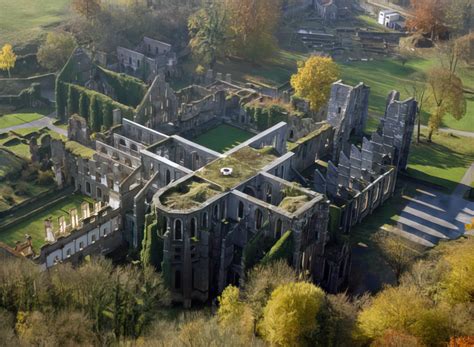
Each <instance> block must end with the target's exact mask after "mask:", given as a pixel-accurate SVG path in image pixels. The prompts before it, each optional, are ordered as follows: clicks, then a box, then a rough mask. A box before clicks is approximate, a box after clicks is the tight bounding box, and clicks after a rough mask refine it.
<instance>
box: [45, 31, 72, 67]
mask: <svg viewBox="0 0 474 347" xmlns="http://www.w3.org/2000/svg"><path fill="white" fill-rule="evenodd" d="M74 47H76V41H75V40H74V37H73V36H72V35H71V34H69V33H66V32H61V31H60V32H51V33H48V36H47V37H46V41H45V42H44V43H43V44H42V45H41V47H40V48H39V50H38V62H39V63H40V64H41V66H43V67H45V68H47V69H49V70H53V71H58V70H60V69H61V68H62V67H63V66H64V64H66V61H67V60H68V58H69V56H70V55H71V53H72V51H73V50H74Z"/></svg>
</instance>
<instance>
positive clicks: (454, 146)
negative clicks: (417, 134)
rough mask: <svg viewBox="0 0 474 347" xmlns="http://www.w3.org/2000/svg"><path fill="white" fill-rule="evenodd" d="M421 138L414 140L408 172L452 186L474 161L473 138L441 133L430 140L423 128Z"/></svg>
mask: <svg viewBox="0 0 474 347" xmlns="http://www.w3.org/2000/svg"><path fill="white" fill-rule="evenodd" d="M422 140H423V141H422V142H421V143H420V144H416V143H415V142H413V143H412V147H411V152H410V158H409V165H408V173H409V174H410V176H413V177H416V178H419V179H421V180H424V181H428V182H431V183H435V184H438V185H440V186H442V187H445V188H446V189H448V190H450V191H451V190H453V189H454V188H455V187H456V185H457V184H458V183H459V182H460V181H461V179H462V177H463V176H464V174H465V173H466V170H467V168H468V167H469V166H470V165H471V163H472V162H474V138H467V137H458V136H454V135H449V134H445V133H439V134H437V135H434V136H433V143H427V142H426V132H423V137H422Z"/></svg>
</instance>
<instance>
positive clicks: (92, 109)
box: [89, 95, 102, 132]
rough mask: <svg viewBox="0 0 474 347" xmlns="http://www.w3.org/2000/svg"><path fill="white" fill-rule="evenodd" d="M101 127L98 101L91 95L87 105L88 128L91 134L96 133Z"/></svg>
mask: <svg viewBox="0 0 474 347" xmlns="http://www.w3.org/2000/svg"><path fill="white" fill-rule="evenodd" d="M101 125H102V124H101V119H100V105H99V101H98V100H97V97H96V96H95V95H93V96H92V97H91V99H90V104H89V126H90V128H91V130H92V131H93V132H97V131H99V130H100V126H101Z"/></svg>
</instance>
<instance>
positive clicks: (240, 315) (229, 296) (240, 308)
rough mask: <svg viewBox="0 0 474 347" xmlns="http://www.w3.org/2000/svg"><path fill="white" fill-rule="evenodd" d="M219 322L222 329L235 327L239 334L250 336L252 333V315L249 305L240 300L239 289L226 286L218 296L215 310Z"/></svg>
mask: <svg viewBox="0 0 474 347" xmlns="http://www.w3.org/2000/svg"><path fill="white" fill-rule="evenodd" d="M217 316H218V320H219V324H220V325H221V326H222V327H223V328H224V329H230V328H235V329H236V330H238V331H239V333H240V335H241V336H243V337H244V336H247V337H250V336H252V334H253V330H254V329H253V327H254V322H253V316H252V311H251V310H250V307H249V306H247V304H245V303H244V302H243V301H241V300H240V290H239V288H237V287H234V286H227V287H226V288H225V289H224V291H223V292H222V295H221V296H219V310H218V312H217Z"/></svg>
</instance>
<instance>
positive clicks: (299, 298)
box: [261, 282, 324, 346]
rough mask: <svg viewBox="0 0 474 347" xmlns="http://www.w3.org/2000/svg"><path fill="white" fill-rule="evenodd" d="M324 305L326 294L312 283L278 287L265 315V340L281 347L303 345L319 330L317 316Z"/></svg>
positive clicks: (263, 326)
mask: <svg viewBox="0 0 474 347" xmlns="http://www.w3.org/2000/svg"><path fill="white" fill-rule="evenodd" d="M323 301H324V292H323V291H322V290H321V289H320V288H318V287H316V286H314V285H313V284H311V283H307V282H298V283H288V284H284V285H281V286H279V287H277V288H276V289H275V290H274V291H273V293H272V295H271V297H270V300H269V301H268V303H267V306H266V307H265V309H264V313H263V321H262V324H261V327H262V333H263V335H264V337H265V339H266V340H267V341H268V342H269V343H271V344H272V345H280V346H294V345H299V344H301V343H303V342H304V341H305V340H306V339H307V338H308V337H309V335H310V334H311V333H313V332H314V331H316V330H317V328H318V324H317V321H316V315H317V314H318V312H319V310H320V309H321V307H322V304H323Z"/></svg>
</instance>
